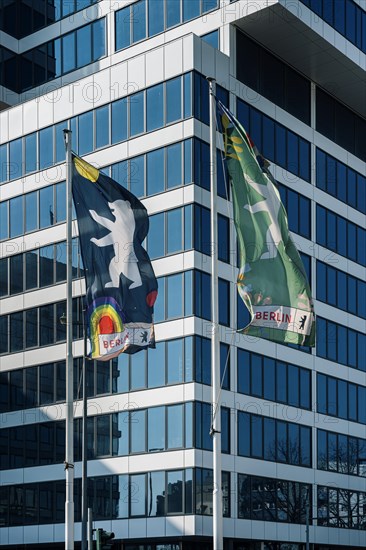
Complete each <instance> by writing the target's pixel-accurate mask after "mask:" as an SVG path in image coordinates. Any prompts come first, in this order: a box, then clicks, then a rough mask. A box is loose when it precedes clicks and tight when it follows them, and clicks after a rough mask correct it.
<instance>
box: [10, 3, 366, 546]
mask: <svg viewBox="0 0 366 550" xmlns="http://www.w3.org/2000/svg"><path fill="white" fill-rule="evenodd" d="M0 44H1V45H0V109H1V110H0V241H1V242H0V247H1V254H0V412H1V425H0V446H1V449H0V548H4V549H10V548H13V549H14V548H22V549H23V548H29V549H31V548H34V549H36V548H37V549H42V548H44V549H53V548H54V549H57V548H63V547H64V542H63V541H64V506H65V472H64V465H63V461H64V459H65V355H66V343H65V338H66V332H65V327H64V326H63V325H62V324H60V322H59V319H60V317H61V315H62V314H63V313H64V312H65V300H66V282H65V281H66V242H65V240H66V227H65V216H66V205H65V166H64V158H65V152H64V144H63V133H62V130H63V129H64V128H66V127H67V128H69V129H71V130H72V132H73V134H72V136H73V148H74V150H75V151H76V152H78V153H79V154H80V155H82V156H83V157H85V158H86V159H87V160H88V161H90V162H93V163H95V165H97V166H99V167H100V168H102V169H103V170H104V171H105V172H106V173H107V174H109V175H111V176H112V177H113V178H114V179H116V180H117V181H118V182H119V183H120V184H121V185H122V186H124V187H127V188H128V189H130V190H131V191H132V192H133V193H134V194H136V195H137V196H138V197H140V198H141V199H142V201H143V202H144V204H145V205H146V207H147V210H148V213H149V215H150V232H149V235H148V237H147V240H146V243H145V245H146V248H147V250H148V252H149V254H150V257H151V259H152V260H153V264H154V269H155V273H156V275H157V277H158V282H159V297H158V300H157V302H156V307H155V323H156V338H157V346H156V349H155V350H149V351H148V352H141V353H138V354H136V355H134V356H127V355H126V356H119V357H118V358H117V359H114V360H111V361H110V362H109V363H102V362H95V363H94V362H93V363H92V362H88V363H87V392H88V423H87V426H88V505H89V507H91V508H92V509H93V515H94V520H95V527H102V528H104V529H106V530H107V531H113V532H114V533H115V534H116V538H115V540H116V543H115V547H116V548H124V549H125V550H137V549H138V550H162V549H164V550H178V549H179V550H186V549H187V550H188V549H189V550H191V549H192V550H206V549H207V550H208V549H210V548H211V547H212V486H213V473H212V441H211V438H210V436H209V427H210V414H211V411H210V392H211V388H210V383H211V374H210V353H211V352H210V338H209V337H210V322H209V320H210V315H211V304H210V252H211V247H210V232H209V214H210V212H209V204H210V197H209V174H210V158H209V144H208V141H209V128H208V122H209V106H208V85H207V81H206V79H205V77H206V76H211V77H215V79H216V82H217V96H218V97H219V98H220V99H221V101H222V102H223V103H224V104H226V105H227V106H228V107H229V108H230V109H231V111H232V112H233V113H234V114H236V116H237V118H238V119H239V120H240V121H241V122H242V123H243V125H244V126H245V127H246V129H247V130H248V132H249V133H250V135H251V137H252V139H253V141H254V142H255V143H256V145H257V147H258V148H259V149H260V150H261V151H262V153H263V155H264V156H265V157H266V158H268V160H269V161H270V163H271V170H272V173H273V175H274V177H275V178H276V180H277V181H278V185H279V190H280V193H281V197H282V200H283V202H284V204H285V206H286V208H287V211H288V218H289V227H290V230H291V231H292V233H293V237H294V240H295V242H296V244H297V246H298V248H299V250H300V252H301V255H302V258H303V261H304V264H305V267H306V270H307V272H308V275H309V278H310V280H311V286H312V290H313V295H314V298H315V306H316V313H317V341H316V347H315V348H314V349H312V350H311V349H308V348H299V347H296V346H291V345H288V346H285V345H279V344H274V343H271V342H269V341H264V340H256V339H253V338H248V337H244V336H240V335H236V334H235V328H236V327H237V326H238V327H242V326H244V324H245V323H247V322H248V316H247V314H246V311H245V309H244V306H243V304H242V303H241V302H239V300H238V299H237V292H236V284H235V281H236V274H237V267H236V266H237V247H236V237H235V233H234V229H233V213H232V206H231V203H230V189H229V188H228V185H227V178H226V170H225V168H224V167H223V165H222V161H221V151H222V142H221V140H220V139H218V151H217V159H218V199H217V207H218V229H219V237H218V241H219V242H218V245H219V247H218V248H219V249H218V260H219V267H218V271H219V323H220V362H221V371H222V385H223V390H222V413H221V420H222V468H223V473H222V498H223V515H224V519H223V523H224V541H225V550H302V549H304V548H305V542H306V521H307V517H308V520H309V523H310V527H309V538H310V544H311V548H312V549H314V550H315V549H316V550H318V549H323V550H331V549H332V550H333V549H337V548H338V549H339V550H340V549H342V548H358V547H360V548H361V547H365V545H366V530H365V529H366V282H365V280H366V278H365V276H366V170H365V160H366V140H365V135H366V102H365V97H366V80H365V67H366V11H365V4H364V2H363V1H362V0H336V1H333V0H271V1H269V0H263V1H256V2H252V1H250V0H237V1H232V2H230V1H229V0H137V1H134V2H133V1H131V0H124V1H115V2H110V1H109V0H102V1H100V2H96V1H80V2H79V1H76V0H75V1H74V0H72V1H71V0H70V1H63V2H61V1H50V0H49V1H43V2H41V1H31V0H29V1H25V0H22V1H19V2H18V1H17V2H12V1H8V0H2V1H1V2H0ZM218 137H219V136H218ZM83 277H84V268H83V265H82V262H81V259H80V254H79V246H78V230H77V224H76V222H75V223H74V225H73V279H74V280H73V296H74V319H75V320H76V322H75V324H74V339H75V343H74V355H75V360H74V374H75V375H74V382H75V383H74V396H75V522H76V523H75V540H76V545H79V544H80V542H79V541H80V538H81V524H80V515H81V398H82V394H81V370H82V353H83V342H82V333H81V327H80V325H79V324H77V322H78V321H80V319H81V316H82V310H83V295H84V294H85V283H84V278H83ZM307 509H308V510H309V512H308V513H307Z"/></svg>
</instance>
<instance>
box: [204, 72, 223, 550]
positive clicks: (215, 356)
mask: <svg viewBox="0 0 366 550" xmlns="http://www.w3.org/2000/svg"><path fill="white" fill-rule="evenodd" d="M207 80H208V82H209V101H210V179H211V205H210V206H211V312H212V314H211V315H212V316H211V321H212V332H211V387H212V390H211V401H212V425H211V436H212V438H213V549H214V550H223V547H224V546H223V525H222V497H221V492H222V491H221V406H220V402H219V400H220V386H221V383H220V348H219V305H218V275H217V250H218V247H217V207H216V203H217V167H216V162H217V157H216V101H215V79H214V78H207Z"/></svg>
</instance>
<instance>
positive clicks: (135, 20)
mask: <svg viewBox="0 0 366 550" xmlns="http://www.w3.org/2000/svg"><path fill="white" fill-rule="evenodd" d="M131 10H132V37H133V38H132V41H133V42H138V41H139V40H143V39H144V38H145V37H146V0H140V1H139V2H136V3H135V4H132V6H131Z"/></svg>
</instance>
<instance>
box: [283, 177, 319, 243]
mask: <svg viewBox="0 0 366 550" xmlns="http://www.w3.org/2000/svg"><path fill="white" fill-rule="evenodd" d="M277 185H278V190H279V192H280V195H281V200H282V203H283V205H284V207H285V209H286V212H287V218H288V225H289V229H290V231H294V233H298V234H299V235H302V236H303V237H306V238H307V239H310V238H311V214H310V200H309V199H307V198H306V197H304V196H302V195H300V194H299V193H296V191H293V190H292V189H289V188H288V187H285V186H284V185H282V184H280V183H278V184H277Z"/></svg>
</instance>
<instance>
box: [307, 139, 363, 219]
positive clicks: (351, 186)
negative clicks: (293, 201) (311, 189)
mask: <svg viewBox="0 0 366 550" xmlns="http://www.w3.org/2000/svg"><path fill="white" fill-rule="evenodd" d="M316 185H317V187H319V188H320V189H322V190H323V191H326V192H327V193H329V194H330V195H332V196H335V197H336V198H338V199H339V200H341V201H342V202H346V203H347V204H349V205H350V206H352V207H353V208H356V209H357V210H359V211H360V212H363V213H364V214H365V213H366V203H365V192H366V178H365V177H364V176H362V175H361V174H358V173H357V172H355V171H354V170H352V169H351V168H349V167H348V166H346V165H345V164H343V163H342V162H340V161H338V160H337V159H335V158H333V157H331V156H330V155H328V153H325V152H323V151H322V150H321V149H317V150H316Z"/></svg>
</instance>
